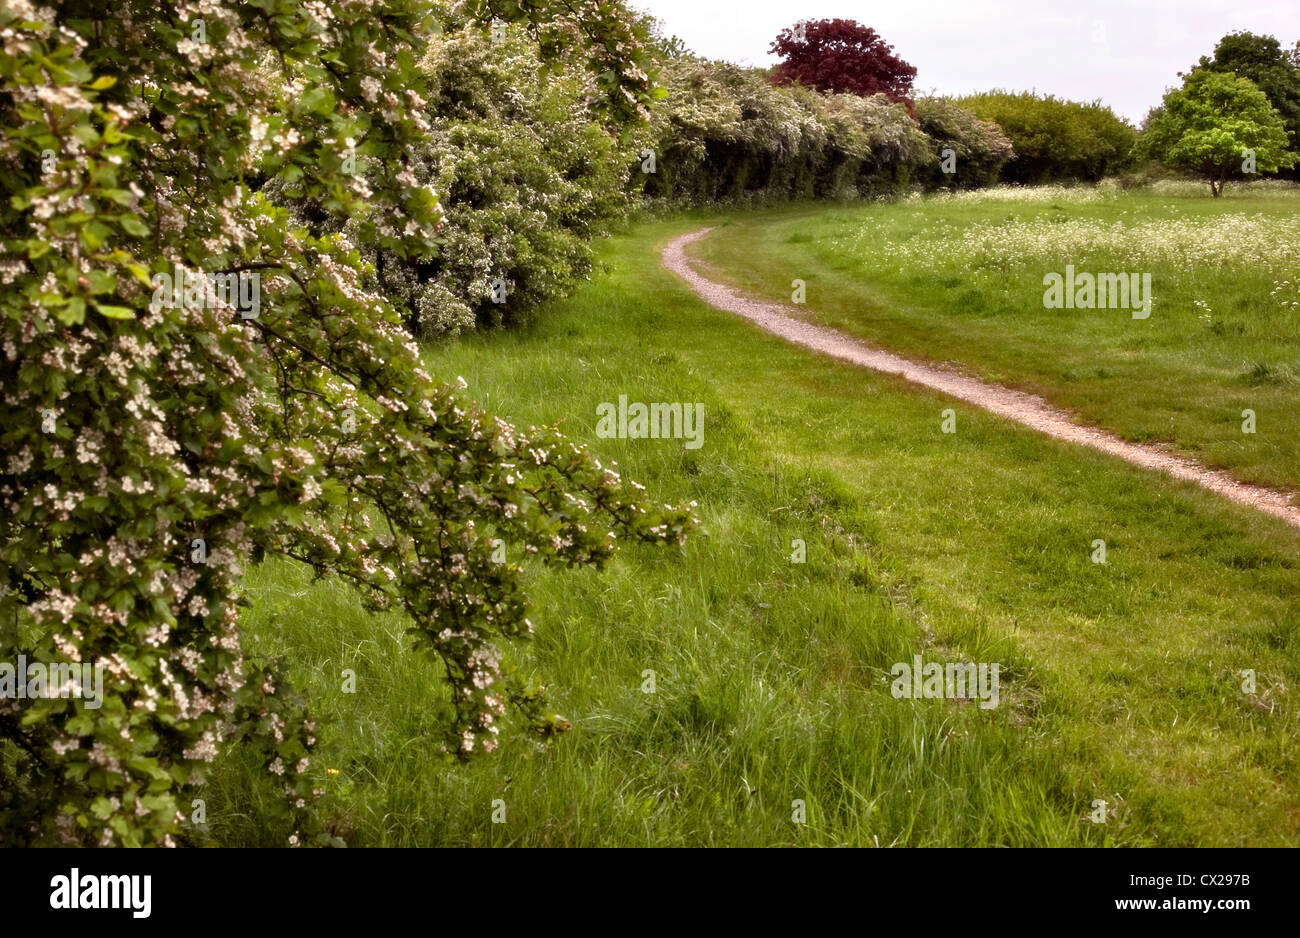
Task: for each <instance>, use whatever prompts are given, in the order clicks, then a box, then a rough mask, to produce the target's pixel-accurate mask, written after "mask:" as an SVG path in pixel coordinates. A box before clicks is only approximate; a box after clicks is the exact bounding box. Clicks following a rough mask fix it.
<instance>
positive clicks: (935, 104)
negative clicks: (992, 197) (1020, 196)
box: [914, 98, 1016, 189]
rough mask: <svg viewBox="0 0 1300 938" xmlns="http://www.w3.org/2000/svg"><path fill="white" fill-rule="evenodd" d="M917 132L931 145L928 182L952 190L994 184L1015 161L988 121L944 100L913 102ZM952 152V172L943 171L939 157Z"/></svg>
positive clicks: (999, 130)
mask: <svg viewBox="0 0 1300 938" xmlns="http://www.w3.org/2000/svg"><path fill="white" fill-rule="evenodd" d="M914 106H915V109H916V116H917V120H918V121H919V122H920V125H921V129H922V130H923V131H925V134H926V136H928V137H929V138H930V139H931V140H932V141H934V152H935V159H936V165H935V166H934V168H933V171H932V174H931V176H930V179H929V182H930V184H931V185H933V186H936V187H938V186H942V187H946V188H953V189H976V188H979V187H981V186H989V185H993V184H994V183H996V182H997V181H998V176H999V175H1000V173H1001V172H1002V167H1003V166H1005V165H1006V163H1007V161H1008V160H1010V159H1012V158H1014V157H1015V155H1016V154H1015V149H1014V148H1013V147H1012V146H1011V141H1010V140H1008V139H1007V136H1006V134H1004V133H1003V132H1002V128H1000V127H999V126H998V125H997V124H995V123H993V122H992V121H984V120H980V119H979V118H978V117H976V116H975V114H974V113H973V112H972V111H968V110H967V109H966V108H964V107H959V106H958V105H956V104H953V103H952V102H951V101H949V100H947V99H945V98H918V99H917V100H916V101H915V102H914ZM945 149H950V150H952V153H953V156H954V157H955V162H956V166H955V172H952V173H945V172H944V171H943V166H942V163H943V161H942V159H941V158H940V154H941V153H942V151H943V150H945Z"/></svg>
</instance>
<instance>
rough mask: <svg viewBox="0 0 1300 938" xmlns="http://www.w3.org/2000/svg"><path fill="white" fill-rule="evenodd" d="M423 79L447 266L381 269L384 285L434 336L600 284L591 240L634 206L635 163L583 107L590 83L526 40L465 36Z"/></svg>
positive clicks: (437, 50) (440, 53)
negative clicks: (587, 281) (427, 87)
mask: <svg viewBox="0 0 1300 938" xmlns="http://www.w3.org/2000/svg"><path fill="white" fill-rule="evenodd" d="M422 67H423V69H424V70H425V71H426V72H427V73H428V75H429V78H430V81H431V84H432V88H433V93H432V95H431V98H430V102H431V103H430V108H429V119H430V122H431V123H432V125H433V131H432V133H430V135H429V137H428V139H427V140H426V141H424V142H423V143H422V144H421V145H420V146H418V147H416V148H413V149H412V150H411V151H410V152H409V159H410V163H409V168H410V170H411V172H412V174H413V176H414V177H415V179H416V180H417V181H418V182H420V183H425V182H428V183H431V184H432V185H433V187H434V188H435V189H436V190H437V191H438V192H439V194H440V196H441V203H442V207H443V212H444V217H445V226H444V230H443V236H442V238H441V239H440V243H439V245H438V253H437V255H436V256H435V257H430V258H420V259H418V260H416V261H413V262H408V263H402V262H401V261H400V260H399V259H397V258H396V257H393V256H385V257H384V258H383V259H382V261H379V259H378V258H375V260H377V261H378V263H377V265H376V266H377V269H378V270H380V271H382V274H381V278H380V279H381V284H382V286H383V288H384V290H385V292H386V293H387V294H388V295H389V296H390V297H400V298H401V299H402V300H404V301H405V304H406V307H407V309H408V310H409V311H410V314H411V320H412V323H413V324H414V325H416V326H417V327H418V328H419V330H420V332H421V333H422V334H423V335H426V336H429V335H435V334H441V333H455V332H457V331H460V330H461V329H465V328H473V327H474V326H476V325H478V324H491V325H500V324H502V323H503V322H518V321H519V320H520V319H521V318H523V317H524V316H526V315H527V314H528V313H529V312H530V311H531V310H532V309H533V308H535V307H536V306H537V304H538V303H539V302H541V301H542V300H546V299H549V298H551V297H554V296H557V295H561V294H563V293H564V292H565V291H567V289H569V288H570V287H571V286H572V284H573V283H574V282H576V281H577V280H580V279H582V278H583V277H585V276H586V275H587V274H588V272H589V271H590V267H591V248H590V242H591V240H592V239H593V238H594V237H596V236H597V235H599V234H602V233H604V232H605V230H606V228H607V225H608V224H609V223H610V222H611V221H612V220H614V219H617V218H620V217H622V216H624V215H625V214H626V213H627V212H628V210H629V209H630V207H631V198H630V193H629V192H628V191H627V179H628V174H629V171H630V165H631V158H632V157H633V156H634V155H635V151H634V149H633V148H631V147H627V148H625V149H620V147H619V145H618V141H617V138H616V137H615V136H614V135H613V134H612V133H610V132H609V131H608V130H607V128H606V127H605V126H602V124H601V123H600V122H599V121H597V120H595V119H594V118H593V116H592V115H591V113H590V112H589V111H588V109H587V108H584V107H581V106H575V102H581V101H582V99H583V96H584V94H585V93H586V88H585V85H586V84H587V83H588V82H589V78H588V76H586V75H585V73H582V72H580V71H579V70H578V68H577V66H576V65H573V64H570V65H568V66H567V67H565V66H556V67H554V68H552V69H550V70H549V71H544V70H543V63H542V61H541V57H540V55H539V53H538V51H537V49H536V47H535V46H534V45H533V44H531V43H529V42H528V41H527V40H526V39H525V38H523V37H521V36H520V35H519V33H518V32H515V31H509V32H502V31H500V30H498V32H497V34H496V38H495V39H488V38H486V37H484V36H483V35H482V33H480V32H477V31H471V30H462V31H460V32H457V33H454V34H451V35H450V36H448V37H447V38H446V39H445V40H444V41H439V42H435V43H433V44H432V45H431V46H430V50H429V53H428V55H427V56H426V59H425V62H424V63H423V66H422ZM494 281H498V282H499V284H500V287H499V289H500V291H501V292H500V293H494V290H493V282H494Z"/></svg>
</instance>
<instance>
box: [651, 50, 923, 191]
mask: <svg viewBox="0 0 1300 938" xmlns="http://www.w3.org/2000/svg"><path fill="white" fill-rule="evenodd" d="M659 78H660V81H661V82H662V83H663V85H664V87H665V90H666V97H665V99H664V100H663V101H661V102H659V103H658V104H657V105H656V107H655V108H654V109H653V110H652V122H651V139H652V140H653V141H655V144H654V146H655V147H656V157H657V158H656V171H655V173H654V174H652V175H649V174H648V175H646V176H645V177H644V179H645V192H646V194H647V195H649V196H651V197H657V198H663V199H667V200H670V201H674V202H710V201H717V200H727V199H737V198H742V197H746V196H753V195H758V196H761V197H766V198H777V199H780V198H817V197H845V196H858V195H866V194H871V193H876V192H881V191H888V190H891V189H894V188H897V187H900V186H905V185H907V184H908V183H909V182H910V181H911V180H912V177H913V173H914V171H915V170H916V169H917V168H918V167H926V166H928V165H930V164H931V163H932V162H933V161H934V156H933V153H932V148H931V146H930V143H929V141H928V140H927V139H926V137H925V135H924V134H923V133H922V132H921V130H920V128H919V127H918V126H917V124H916V122H915V121H914V120H913V119H912V118H911V117H910V116H909V115H908V113H907V111H906V109H905V107H904V106H903V105H900V104H894V103H892V102H890V101H889V100H888V99H887V98H886V97H885V96H884V95H874V96H872V97H859V96H857V95H851V94H831V95H825V94H821V93H819V92H817V91H814V90H811V89H807V88H782V87H776V86H773V85H771V84H769V83H768V82H767V80H766V78H765V77H764V75H763V73H762V72H760V71H757V70H754V69H745V68H741V67H739V66H735V65H729V64H726V63H720V62H706V61H702V60H699V59H694V58H687V57H683V58H679V59H674V60H669V61H666V62H664V63H663V66H662V70H661V71H660V73H659Z"/></svg>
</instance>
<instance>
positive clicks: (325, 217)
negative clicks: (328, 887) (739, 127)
mask: <svg viewBox="0 0 1300 938" xmlns="http://www.w3.org/2000/svg"><path fill="white" fill-rule="evenodd" d="M462 8H463V11H464V14H463V15H466V16H470V17H473V18H475V22H485V21H486V20H487V18H488V17H490V16H492V15H496V16H498V17H501V18H502V19H505V20H509V21H512V22H518V23H520V24H521V26H522V27H524V28H526V29H528V31H529V35H530V36H531V37H532V39H533V41H534V42H535V43H536V44H537V46H538V48H539V49H540V50H541V54H542V56H543V58H544V59H546V60H547V61H563V60H565V59H566V57H571V56H574V55H580V56H581V57H582V61H583V62H584V63H585V67H586V69H587V72H588V76H589V77H588V79H587V81H586V85H587V88H588V89H589V92H590V94H589V95H588V98H589V100H588V101H582V102H577V103H576V104H575V106H576V107H579V108H581V109H583V110H584V113H585V112H586V110H587V109H588V108H591V109H593V113H595V114H597V115H598V117H599V119H600V120H602V121H607V122H610V123H611V124H613V125H620V124H626V123H628V122H631V121H635V120H636V119H638V118H639V117H642V116H644V108H645V103H646V102H647V101H648V100H649V95H650V82H649V78H648V76H647V74H646V72H645V70H644V68H643V66H645V65H646V64H647V63H646V60H645V58H644V56H643V54H642V53H641V51H640V47H639V46H638V44H637V41H636V30H635V28H634V25H635V24H634V21H633V19H632V18H631V17H629V16H628V15H627V14H626V12H625V11H623V10H622V8H621V7H619V6H618V5H616V4H612V3H609V2H607V0H564V2H560V0H537V2H513V3H508V4H505V3H498V4H492V3H487V2H469V3H465V4H463V5H462ZM456 15H457V16H461V15H462V14H461V13H457V14H456ZM457 22H458V21H457V20H456V19H455V18H454V17H453V16H452V15H451V14H450V13H449V12H448V11H447V10H444V9H443V8H442V7H441V6H440V5H437V4H434V3H429V2H421V0H381V2H377V3H376V2H367V3H360V2H355V0H343V2H341V3H338V4H331V5H326V4H323V3H319V2H314V0H306V2H303V0H255V2H251V3H238V4H235V3H224V2H220V0H198V2H181V3H178V4H176V5H175V6H174V7H173V6H169V7H166V8H160V7H159V6H158V5H156V4H153V3H148V2H143V0H123V2H122V3H119V4H116V5H115V6H114V7H113V8H112V11H111V13H108V14H105V13H104V8H103V7H102V5H101V4H95V3H92V2H89V0H69V2H63V3H50V4H45V5H37V4H35V3H32V2H31V0H10V2H9V3H8V4H6V6H5V7H4V8H3V9H0V42H3V44H4V52H5V54H4V56H2V57H0V115H2V118H3V123H2V124H0V126H2V127H3V130H0V167H2V168H3V180H2V181H0V187H3V194H4V196H5V198H4V199H3V200H0V236H2V237H3V243H2V245H0V281H2V282H3V285H4V290H3V291H2V292H0V387H2V388H3V391H2V393H0V452H2V453H3V462H2V463H0V662H3V661H13V660H15V659H16V658H17V657H18V656H20V655H23V656H26V657H27V658H28V659H32V660H37V661H43V662H52V663H53V662H64V663H72V662H86V663H95V664H98V665H100V666H102V668H103V670H104V674H105V686H104V699H103V701H102V706H100V707H98V708H95V707H92V706H90V705H89V702H88V701H85V700H82V699H78V698H75V697H72V698H64V697H51V698H42V699H34V700H33V699H28V700H14V699H10V700H4V701H0V840H3V841H4V842H6V843H22V844H54V843H69V844H105V845H107V844H125V845H138V844H159V845H171V844H176V843H184V842H192V841H194V840H196V839H197V838H198V835H197V833H195V832H193V831H191V830H189V829H188V828H187V827H186V826H185V825H184V824H183V823H182V820H183V815H182V813H181V808H182V806H184V807H185V808H187V809H188V807H189V801H188V799H189V798H190V797H192V796H193V795H194V794H195V793H196V791H198V790H199V789H198V788H197V787H196V786H199V785H201V784H202V782H203V780H204V772H205V768H206V767H207V766H208V765H209V764H210V763H211V762H212V760H213V759H214V758H215V757H216V755H217V754H218V752H219V751H221V750H222V749H223V747H228V746H230V745H232V744H235V743H237V742H238V743H240V744H242V745H245V746H248V747H251V748H252V749H253V750H255V751H256V752H257V753H258V754H259V755H260V757H261V759H262V760H263V764H264V765H265V767H266V771H267V772H268V773H271V775H272V776H274V777H275V778H276V779H277V781H278V782H279V783H280V784H282V785H283V791H284V795H285V799H284V802H283V805H282V810H283V811H284V812H286V813H287V814H288V815H290V816H291V818H292V820H293V822H294V823H295V824H296V826H297V833H295V834H294V835H293V837H292V838H291V841H290V842H291V843H324V842H329V838H328V836H327V835H326V833H325V832H323V831H321V830H320V829H319V826H318V824H317V822H316V821H315V819H314V813H313V811H312V810H311V808H312V800H313V796H314V793H315V791H316V789H315V786H314V785H313V779H314V777H315V773H316V769H314V768H313V767H312V765H311V751H312V747H313V745H314V742H315V736H316V734H317V733H318V732H321V731H323V730H318V728H316V727H315V726H314V724H313V723H312V722H311V720H310V718H309V716H308V715H307V714H306V713H305V711H304V709H303V704H302V702H301V701H300V700H298V699H297V697H296V695H295V694H294V692H293V690H292V689H291V688H289V687H287V686H286V683H285V680H284V678H283V677H282V675H281V674H280V672H279V670H278V669H277V666H276V663H275V662H270V661H259V660H255V659H254V657H253V656H252V655H250V654H249V653H248V652H247V651H246V649H245V648H244V646H243V641H242V638H241V633H240V601H241V600H240V579H241V578H240V571H241V568H242V566H243V565H244V564H246V563H249V562H255V561H256V560H258V558H260V557H261V556H263V555H266V554H278V555H282V556H286V557H291V558H296V559H297V560H299V561H301V562H303V563H306V564H309V565H311V567H312V568H314V569H315V570H316V571H317V572H318V573H319V574H320V575H322V576H334V577H341V578H344V579H345V580H347V581H350V582H351V583H353V584H355V586H356V587H357V589H358V590H359V591H360V592H361V594H362V595H363V596H365V597H366V599H367V601H368V602H369V603H370V604H371V605H372V606H373V607H375V608H391V607H396V608H399V609H403V610H405V612H406V613H407V614H409V617H410V621H411V635H412V637H413V639H414V644H415V645H416V646H417V648H419V649H421V650H422V651H424V652H427V653H428V654H429V656H430V659H431V661H432V662H435V663H436V664H437V665H438V666H439V667H440V670H441V679H442V683H443V685H444V686H445V689H446V698H445V699H446V708H445V712H444V713H443V714H442V722H443V725H444V727H445V730H446V737H445V739H443V740H431V741H430V745H435V746H437V745H441V746H443V747H445V749H446V751H447V753H448V758H455V757H457V756H459V757H469V756H472V755H474V754H477V753H481V752H485V751H491V750H492V749H493V748H495V746H496V745H497V744H498V740H499V739H501V738H502V737H503V736H504V735H506V734H505V732H504V731H503V729H502V728H503V727H517V728H518V730H517V731H519V732H524V731H529V730H531V731H536V732H540V733H543V734H550V733H554V732H558V731H559V730H561V729H563V728H564V725H565V724H564V721H563V720H562V719H561V718H560V717H558V716H557V715H555V714H553V713H550V712H549V711H548V709H547V707H546V703H545V700H544V698H543V697H542V695H541V694H540V692H539V691H538V689H537V688H534V687H532V686H529V685H527V684H526V683H524V682H522V681H520V680H517V679H516V678H514V677H513V676H512V675H511V674H510V672H509V669H508V667H507V666H506V664H505V661H504V660H503V659H504V656H505V654H506V653H507V651H508V643H509V642H510V641H511V640H512V639H522V638H525V637H526V636H527V635H528V633H529V631H530V628H531V626H530V624H529V622H528V619H527V617H526V605H525V601H524V597H523V596H522V594H521V592H520V585H519V572H520V571H519V569H518V567H517V566H515V565H514V564H504V563H496V562H494V561H493V557H492V555H493V549H492V542H493V540H494V539H496V538H500V539H502V540H504V541H506V542H508V543H510V544H513V545H517V548H518V549H517V550H516V551H514V552H513V553H512V556H520V555H521V554H528V555H532V556H536V557H538V558H540V559H541V560H543V561H545V562H550V563H564V564H580V563H600V562H602V561H603V560H605V559H606V558H608V557H609V556H610V554H611V551H612V550H613V548H614V542H615V532H620V533H622V534H624V535H626V536H629V537H633V538H641V539H646V540H649V541H655V542H664V543H676V542H680V541H681V540H682V538H683V537H684V536H685V535H686V533H687V531H688V530H689V529H690V528H691V526H692V525H693V524H694V523H695V519H694V517H693V515H692V513H691V511H690V509H689V507H678V508H670V507H659V506H653V505H651V504H650V503H649V502H648V500H647V498H646V497H645V495H644V494H643V493H642V492H641V490H640V488H639V487H638V486H636V485H635V484H634V483H632V482H630V481H629V480H626V479H623V478H621V477H620V476H619V475H618V473H616V472H615V471H613V470H612V469H611V468H609V467H605V466H602V465H601V464H600V462H599V461H597V460H596V459H595V458H593V457H592V456H590V455H588V454H587V453H585V452H584V451H583V450H582V448H581V447H578V446H575V445H574V444H572V443H571V442H569V441H567V440H565V439H564V438H563V437H561V436H560V435H558V434H557V433H555V432H553V431H551V430H546V429H541V430H538V429H533V428H530V429H528V430H527V431H522V430H519V429H516V428H514V427H511V426H509V425H507V424H505V423H503V422H502V421H500V420H496V419H494V418H492V417H491V416H490V415H488V414H486V413H484V412H483V411H481V410H480V409H479V408H477V407H476V406H475V405H474V404H472V403H471V402H470V401H468V400H467V399H466V398H465V396H464V395H463V393H462V390H463V388H462V387H461V386H449V385H448V384H446V383H443V382H440V381H438V380H436V379H435V378H434V377H433V376H431V375H429V374H427V373H426V372H425V371H424V370H423V368H422V367H421V364H420V359H419V357H418V355H417V349H416V347H415V345H414V343H413V341H412V339H411V337H410V335H409V333H408V332H407V331H406V329H405V327H404V323H403V318H402V310H401V309H400V308H399V307H398V306H395V305H394V304H393V303H392V302H390V301H389V299H388V298H387V297H386V296H385V293H384V291H383V289H382V288H381V287H380V286H379V285H378V283H377V281H378V280H379V279H380V275H379V274H378V273H377V272H376V271H375V270H374V269H373V268H372V266H371V265H369V264H368V263H367V262H366V260H365V257H364V256H363V252H365V253H366V254H367V255H368V254H369V252H375V254H376V257H379V256H383V257H385V258H393V259H394V261H395V263H406V262H409V261H412V260H414V261H415V262H417V263H419V262H421V261H422V259H428V258H435V257H438V256H439V252H440V250H441V249H442V246H443V245H444V244H447V243H452V242H454V239H455V238H456V237H457V236H458V235H457V233H456V232H455V231H454V227H455V222H454V221H453V220H452V218H451V216H449V215H448V214H447V213H446V211H445V209H444V208H443V206H442V205H441V204H440V197H441V196H442V193H440V192H439V191H438V190H437V184H438V181H439V180H440V179H442V178H443V177H442V176H441V175H438V174H433V175H431V176H430V178H429V181H428V182H425V181H422V180H421V179H420V178H419V177H418V176H417V174H416V172H417V170H416V166H415V163H416V162H417V161H418V160H419V159H420V157H419V154H421V153H425V152H427V151H428V149H429V148H430V147H436V146H437V145H438V144H437V141H438V140H439V139H440V138H439V136H438V135H439V134H440V133H442V132H443V131H444V130H445V127H443V126H441V125H440V121H442V120H444V118H443V117H441V116H437V115H441V114H445V113H446V111H445V109H446V108H447V107H449V106H450V105H448V104H447V103H446V102H441V103H440V102H439V101H438V99H439V96H447V95H450V94H451V92H450V90H449V88H448V85H447V84H446V81H445V80H444V79H440V77H439V76H440V75H443V76H445V74H446V73H445V72H440V71H439V67H435V68H434V69H432V70H422V69H421V68H420V67H419V65H420V63H421V62H422V61H425V60H426V59H427V57H428V56H429V55H430V54H431V53H430V47H431V44H434V43H437V42H445V41H448V40H446V39H444V38H440V36H442V35H443V34H444V33H446V31H447V30H448V28H449V27H451V26H454V25H455V24H456V23H457ZM465 68H467V69H469V70H470V71H472V69H473V65H472V63H471V64H468V65H466V66H465ZM431 115H434V116H431ZM471 147H472V144H471V143H468V142H467V144H466V150H465V153H468V150H469V148H471ZM354 154H355V156H356V157H357V160H358V161H359V162H361V163H362V165H364V166H365V167H366V169H365V171H364V173H358V172H352V171H351V169H350V165H351V158H352V156H353V155H354ZM462 156H464V154H462ZM441 171H442V170H441V166H439V173H441ZM456 178H457V179H459V180H463V179H465V178H466V171H465V170H464V168H463V167H460V166H459V165H458V167H457V170H456ZM287 193H292V194H293V196H294V198H296V199H298V200H301V202H302V204H303V205H309V206H310V213H309V214H310V215H311V216H312V218H311V223H310V224H306V223H304V224H299V223H297V222H295V221H294V220H293V218H292V217H291V214H290V212H289V210H288V208H287V207H285V206H284V205H278V204H276V202H275V201H274V200H273V197H275V198H279V197H280V196H284V195H286V194H287ZM176 265H183V266H184V267H186V268H189V269H190V270H193V271H199V272H204V273H207V274H221V275H223V276H230V277H232V278H241V277H242V278H243V279H242V280H240V281H239V284H240V286H241V288H242V286H243V285H245V284H249V283H251V284H253V285H254V286H255V287H256V292H255V293H253V297H254V298H256V300H257V301H258V302H257V303H256V304H254V305H253V306H252V307H250V306H249V305H248V304H247V303H246V302H245V299H247V297H245V296H242V295H241V297H240V302H239V304H238V309H236V308H235V307H236V304H235V303H234V302H233V301H232V298H231V296H230V295H229V294H226V293H218V292H217V291H216V290H209V289H207V288H206V287H202V285H201V284H200V288H193V289H186V290H183V291H182V293H181V295H180V297H179V299H180V300H181V302H180V303H178V304H173V303H172V302H171V301H170V291H168V290H166V289H164V288H163V287H162V286H161V285H160V284H165V281H161V276H162V275H164V274H170V273H173V272H174V271H175V270H176ZM254 277H256V278H260V282H259V280H254V279H253V278H254ZM188 286H189V287H194V284H189V285H188ZM462 299H464V298H463V297H462ZM417 302H418V301H417ZM431 677H435V676H434V675H431Z"/></svg>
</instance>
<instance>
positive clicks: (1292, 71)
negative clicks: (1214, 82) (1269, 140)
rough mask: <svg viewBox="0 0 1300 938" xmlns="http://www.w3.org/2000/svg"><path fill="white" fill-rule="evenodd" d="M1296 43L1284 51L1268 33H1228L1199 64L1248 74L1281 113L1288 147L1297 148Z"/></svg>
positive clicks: (1299, 68)
mask: <svg viewBox="0 0 1300 938" xmlns="http://www.w3.org/2000/svg"><path fill="white" fill-rule="evenodd" d="M1298 51H1300V43H1297V44H1296V48H1295V49H1292V50H1290V51H1289V52H1288V50H1285V49H1283V48H1282V45H1281V43H1279V42H1278V41H1277V39H1275V38H1274V37H1272V36H1259V35H1256V34H1255V33H1249V32H1233V33H1228V35H1226V36H1224V37H1223V38H1222V39H1220V40H1219V44H1218V45H1216V46H1215V47H1214V56H1213V57H1210V56H1204V55H1203V56H1201V61H1200V66H1199V67H1201V68H1204V69H1208V70H1210V71H1214V72H1231V73H1233V74H1235V75H1240V76H1241V77H1242V78H1249V79H1250V80H1251V81H1253V82H1254V83H1255V85H1256V86H1257V87H1258V88H1259V90H1260V91H1262V92H1264V95H1265V97H1267V98H1268V100H1269V103H1270V104H1272V105H1273V107H1274V108H1275V109H1276V110H1277V112H1278V113H1279V114H1281V115H1282V120H1283V122H1284V123H1285V124H1286V129H1287V134H1288V136H1289V137H1290V140H1291V143H1290V149H1292V150H1300V60H1297V59H1296V56H1297V52H1298Z"/></svg>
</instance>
